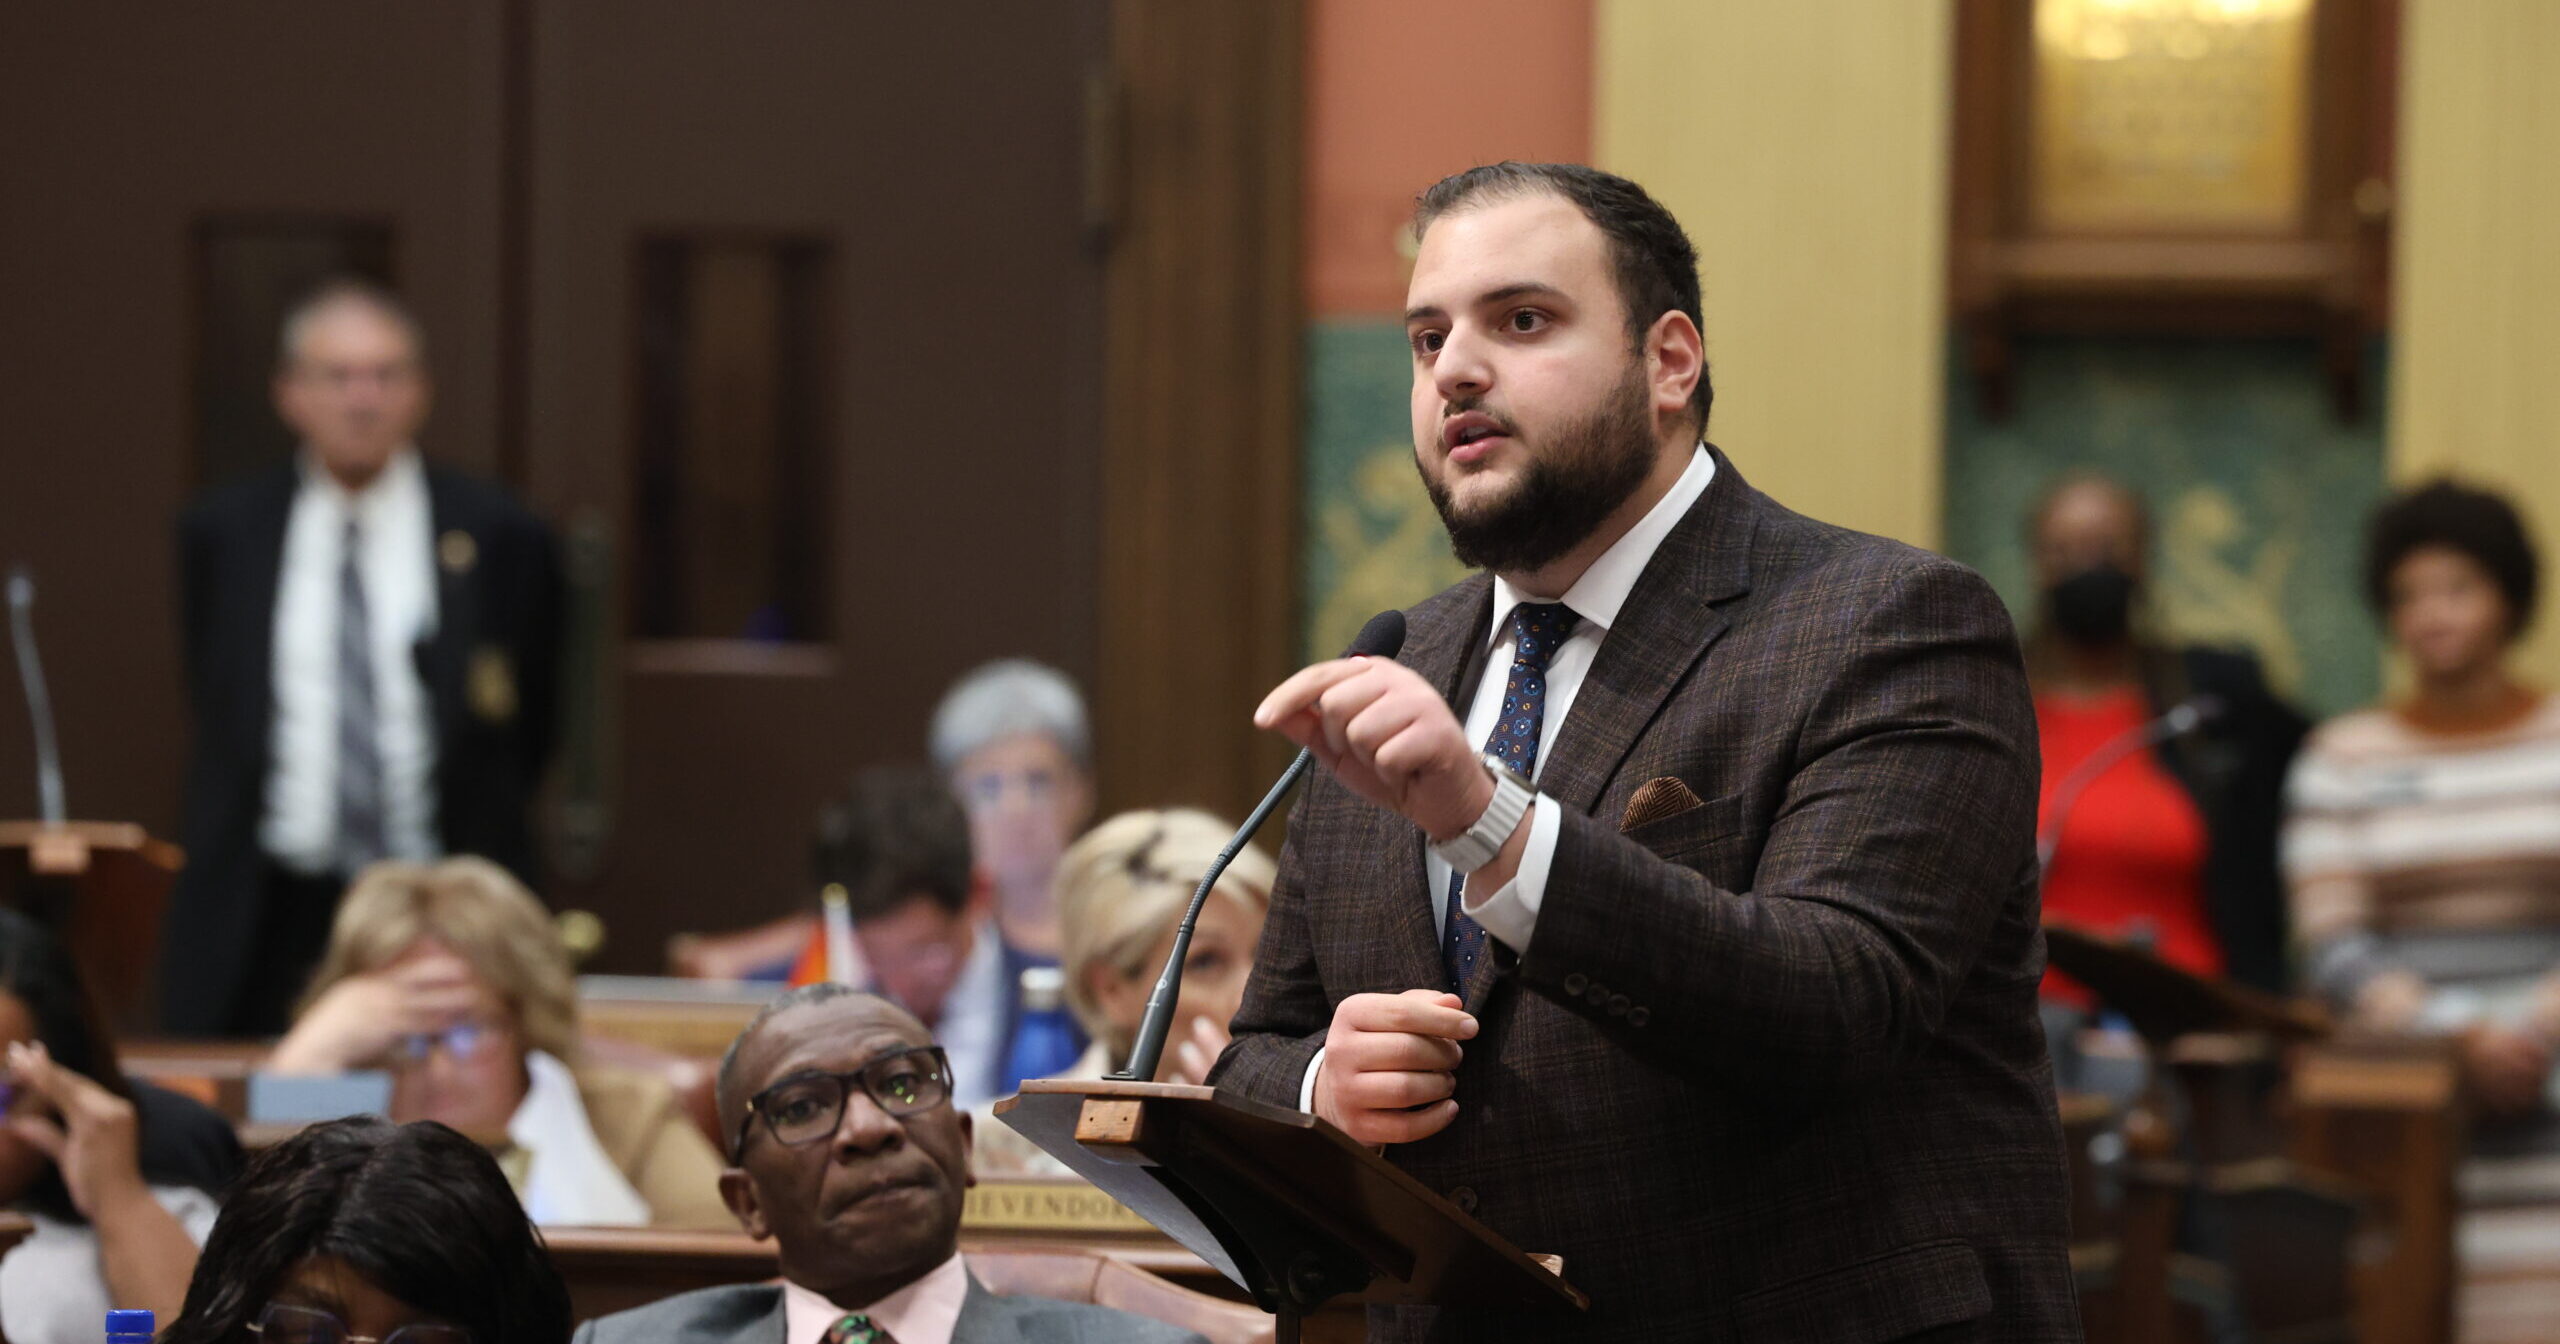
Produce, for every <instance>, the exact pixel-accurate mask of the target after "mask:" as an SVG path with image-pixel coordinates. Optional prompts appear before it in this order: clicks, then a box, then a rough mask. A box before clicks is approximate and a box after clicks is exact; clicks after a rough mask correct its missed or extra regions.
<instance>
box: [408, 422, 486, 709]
mask: <svg viewBox="0 0 2560 1344" xmlns="http://www.w3.org/2000/svg"><path fill="white" fill-rule="evenodd" d="M426 478H427V545H428V547H429V548H430V549H431V550H432V551H433V552H434V554H432V555H431V556H429V557H428V562H429V563H430V564H432V565H433V566H434V567H435V576H436V625H435V633H434V634H432V635H430V636H428V637H427V638H426V639H424V640H421V641H419V643H418V646H417V648H416V649H415V650H414V651H413V653H414V656H415V658H416V661H417V667H418V679H419V681H420V682H422V683H424V684H425V686H426V688H427V700H428V703H429V704H430V705H432V706H433V707H434V712H435V727H436V733H437V736H438V739H439V740H441V739H442V738H443V737H444V736H445V735H446V734H448V733H450V732H451V731H452V730H453V728H454V726H455V725H456V724H459V723H461V722H462V721H463V714H464V705H463V689H464V688H463V660H464V659H465V658H467V657H468V656H469V654H470V650H471V645H472V641H473V640H474V639H475V638H477V634H478V630H479V624H480V619H479V607H478V598H479V593H478V590H477V589H476V588H475V587H474V585H473V583H472V577H473V575H472V571H473V570H474V569H476V568H477V567H478V565H479V563H480V556H479V546H478V541H479V538H478V537H476V536H472V529H471V526H470V522H471V520H470V519H467V518H464V517H463V516H462V515H463V514H464V513H466V512H468V510H467V509H465V508H464V507H463V505H462V502H461V501H460V500H459V499H457V498H456V496H455V493H454V489H453V478H452V477H451V476H449V475H447V474H446V473H445V472H444V471H443V470H441V469H439V468H437V467H433V466H428V467H427V468H426ZM457 532H458V533H461V534H463V535H464V536H466V537H471V541H472V545H471V546H469V547H468V548H466V549H465V550H464V551H463V552H462V553H461V554H460V555H458V556H448V555H447V554H446V548H445V538H446V536H447V535H448V534H451V533H457ZM455 559H462V560H464V561H465V563H461V564H456V563H453V561H454V560H455Z"/></svg>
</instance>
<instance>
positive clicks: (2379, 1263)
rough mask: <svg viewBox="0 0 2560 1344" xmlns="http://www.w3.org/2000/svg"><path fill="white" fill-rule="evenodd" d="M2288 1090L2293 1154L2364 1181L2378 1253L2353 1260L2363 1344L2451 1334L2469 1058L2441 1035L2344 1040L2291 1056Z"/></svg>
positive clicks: (2420, 1343)
mask: <svg viewBox="0 0 2560 1344" xmlns="http://www.w3.org/2000/svg"><path fill="white" fill-rule="evenodd" d="M2287 1101H2288V1103H2289V1106H2290V1109H2291V1111H2292V1126H2291V1128H2292V1144H2291V1150H2292V1157H2293V1158H2294V1160H2295V1161H2297V1162H2300V1163H2301V1164H2302V1165H2304V1166H2306V1167H2309V1168H2311V1169H2313V1170H2315V1171H2325V1172H2330V1173H2333V1174H2335V1175H2338V1176H2341V1177H2344V1178H2346V1179H2347V1180H2350V1181H2353V1182H2354V1183H2356V1184H2357V1185H2358V1186H2360V1187H2362V1188H2363V1190H2364V1191H2365V1192H2366V1195H2367V1197H2368V1199H2369V1201H2370V1202H2369V1203H2368V1205H2367V1215H2366V1222H2365V1228H2364V1232H2365V1237H2366V1239H2367V1241H2368V1242H2369V1243H2372V1244H2378V1245H2380V1246H2381V1247H2382V1248H2383V1249H2382V1251H2381V1254H2379V1255H2378V1256H2375V1257H2373V1258H2371V1259H2369V1260H2367V1261H2365V1262H2364V1263H2362V1264H2360V1265H2358V1266H2356V1268H2355V1271H2354V1287H2355V1299H2356V1338H2357V1340H2358V1344H2442V1342H2443V1341H2449V1340H2451V1339H2453V1338H2454V1314H2453V1306H2454V1295H2455V1288H2456V1285H2457V1283H2458V1281H2459V1277H2458V1270H2457V1267H2456V1261H2455V1254H2454V1229H2455V1224H2456V1222H2457V1220H2458V1218H2459V1216H2460V1202H2459V1200H2458V1198H2457V1197H2456V1194H2455V1189H2454V1173H2455V1170H2456V1168H2457V1167H2458V1166H2459V1165H2460V1163H2461V1161H2462V1152H2463V1146H2464V1143H2465V1141H2466V1140H2465V1134H2466V1130H2467V1122H2466V1120H2465V1118H2464V1115H2463V1108H2462V1099H2461V1069H2460V1066H2459V1065H2458V1064H2457V1063H2456V1061H2455V1060H2454V1057H2453V1054H2452V1052H2451V1048H2450V1047H2449V1046H2447V1045H2446V1044H2445V1043H2443V1042H2441V1041H2433V1040H2352V1039H2349V1040H2341V1041H2339V1042H2337V1043H2336V1044H2331V1045H2322V1046H2316V1047H2312V1048H2309V1049H2306V1050H2304V1051H2303V1052H2302V1053H2301V1054H2300V1055H2299V1057H2298V1058H2297V1059H2296V1060H2295V1063H2294V1069H2293V1077H2292V1079H2291V1082H2290V1085H2289V1089H2288V1096H2287Z"/></svg>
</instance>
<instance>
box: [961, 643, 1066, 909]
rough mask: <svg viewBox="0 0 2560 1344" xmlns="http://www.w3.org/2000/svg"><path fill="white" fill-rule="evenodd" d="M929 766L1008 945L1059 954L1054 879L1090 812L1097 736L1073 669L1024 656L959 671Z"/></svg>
mask: <svg viewBox="0 0 2560 1344" xmlns="http://www.w3.org/2000/svg"><path fill="white" fill-rule="evenodd" d="M930 745H931V748H932V751H933V763H934V765H935V767H936V768H938V769H940V770H941V771H942V773H943V777H944V778H945V779H947V780H949V781H950V784H951V790H952V792H953V793H956V794H958V795H959V797H960V803H961V806H962V807H964V808H966V809H967V810H968V813H969V841H970V848H971V849H972V851H973V852H974V853H975V854H976V856H977V862H978V866H979V869H980V870H981V871H982V872H984V873H985V874H986V876H987V879H988V881H989V882H990V883H991V884H992V885H993V886H994V888H995V894H996V924H997V927H998V929H999V930H1001V932H1002V933H1003V935H1004V941H1005V943H1006V945H1007V946H1010V947H1012V948H1013V949H1014V950H1015V951H1017V952H1022V953H1026V954H1028V955H1030V956H1032V957H1035V958H1040V959H1044V960H1055V959H1056V958H1057V956H1058V953H1059V946H1060V938H1059V932H1058V908H1057V900H1056V897H1055V896H1054V895H1053V894H1052V893H1051V892H1050V889H1049V883H1050V877H1051V875H1052V874H1053V873H1054V872H1055V871H1056V869H1057V866H1058V856H1059V854H1061V853H1063V852H1064V851H1065V850H1066V847H1067V842H1068V841H1070V840H1073V839H1074V838H1075V837H1076V834H1077V833H1078V832H1079V831H1082V830H1083V829H1084V825H1085V822H1087V821H1088V820H1090V819H1091V818H1092V816H1093V739H1092V735H1091V733H1090V731H1089V729H1088V728H1087V726H1086V721H1085V711H1084V696H1083V695H1082V694H1081V693H1079V692H1078V691H1077V690H1076V684H1075V682H1073V681H1072V680H1070V679H1069V678H1068V677H1067V674H1065V673H1064V672H1060V671H1059V670H1057V669H1056V668H1053V667H1049V666H1046V665H1044V664H1041V663H1035V662H1032V661H1030V660H1029V659H1025V658H1007V659H1004V660H1001V661H999V662H992V663H988V664H986V665H984V666H982V667H979V668H977V669H976V670H974V671H972V672H970V673H969V674H968V675H967V676H964V677H962V678H961V679H960V680H959V681H958V682H957V683H956V684H954V685H953V686H952V688H951V690H950V692H949V693H947V694H945V695H944V696H943V697H942V703H941V705H940V706H938V707H937V708H936V709H935V710H934V712H933V728H932V732H931V735H930Z"/></svg>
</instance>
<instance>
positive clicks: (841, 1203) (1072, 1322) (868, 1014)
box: [578, 983, 1204, 1344]
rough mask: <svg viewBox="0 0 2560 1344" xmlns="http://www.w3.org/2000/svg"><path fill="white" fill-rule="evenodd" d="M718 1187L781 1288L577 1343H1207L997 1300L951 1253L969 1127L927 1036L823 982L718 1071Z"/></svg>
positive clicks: (644, 1320) (655, 1310) (1078, 1310)
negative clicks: (771, 1254) (722, 1157)
mask: <svg viewBox="0 0 2560 1344" xmlns="http://www.w3.org/2000/svg"><path fill="white" fill-rule="evenodd" d="M720 1123H721V1127H722V1128H723V1129H724V1130H725V1131H727V1132H728V1133H729V1134H730V1135H732V1136H733V1138H732V1146H731V1149H730V1154H729V1160H730V1166H729V1170H728V1171H727V1172H726V1173H724V1174H723V1175H722V1176H721V1178H720V1190H721V1193H722V1195H723V1196H725V1197H726V1198H727V1199H728V1201H729V1207H730V1209H731V1210H732V1211H734V1212H735V1213H736V1215H737V1219H738V1223H739V1225H740V1226H742V1227H744V1228H745V1229H746V1230H747V1232H748V1233H749V1234H750V1235H752V1236H754V1237H756V1238H758V1239H762V1238H766V1237H771V1238H772V1239H773V1241H774V1245H775V1248H776V1250H777V1251H778V1253H779V1258H780V1260H781V1264H782V1283H781V1285H780V1286H779V1287H777V1286H775V1285H772V1284H754V1285H742V1286H737V1287H728V1288H707V1289H703V1290H701V1291H699V1292H691V1293H685V1294H682V1295H680V1296H676V1297H671V1298H668V1299H667V1300H665V1301H663V1302H659V1303H656V1304H654V1305H651V1306H647V1307H642V1308H640V1309H638V1310H635V1311H627V1312H623V1313H620V1314H618V1315H613V1316H607V1317H605V1318H603V1319H601V1320H597V1321H590V1322H588V1323H587V1324H586V1325H584V1326H582V1327H580V1329H579V1331H578V1339H579V1341H580V1344H618V1341H624V1340H629V1341H634V1344H638V1342H639V1341H647V1342H648V1344H662V1342H671V1344H717V1342H718V1341H738V1344H780V1342H781V1341H788V1342H789V1344H821V1342H823V1344H871V1342H872V1341H896V1344H998V1342H999V1341H1001V1342H1002V1344H1173V1342H1177V1341H1188V1342H1190V1344H1204V1342H1203V1341H1201V1340H1200V1337H1199V1336H1198V1335H1195V1334H1191V1333H1189V1332H1187V1331H1182V1330H1177V1329H1175V1328H1174V1327H1172V1326H1168V1325H1163V1324H1159V1323H1157V1322H1154V1321H1150V1320H1147V1319H1145V1318H1143V1317H1138V1316H1131V1315H1128V1314H1125V1313H1122V1312H1117V1311H1112V1310H1110V1309H1108V1308H1104V1307H1097V1306H1090V1305H1085V1304H1080V1303H1068V1302H1051V1301H1044V1300H1041V1299H1037V1298H1020V1297H999V1296H996V1295H995V1294H993V1293H990V1292H988V1291H987V1290H986V1289H985V1287H983V1286H982V1285H980V1284H979V1283H978V1281H977V1279H976V1278H975V1277H974V1276H973V1275H971V1274H970V1272H969V1269H968V1266H967V1265H966V1263H964V1262H963V1261H962V1259H961V1257H960V1249H959V1242H960V1210H961V1206H962V1203H963V1200H964V1199H965V1197H966V1196H967V1193H968V1189H969V1186H970V1185H972V1184H974V1178H973V1177H972V1176H971V1175H970V1174H969V1130H970V1119H969V1117H968V1116H967V1115H966V1114H964V1113H962V1112H961V1111H960V1110H959V1109H957V1108H956V1107H954V1106H953V1104H952V1076H951V1068H950V1065H949V1063H948V1061H947V1060H946V1059H945V1058H944V1055H943V1052H942V1051H941V1050H940V1049H939V1048H937V1047H936V1046H935V1045H934V1043H933V1035H932V1033H931V1032H929V1031H927V1030H925V1027H924V1024H923V1023H921V1022H918V1021H917V1020H915V1018H914V1017H912V1016H911V1015H909V1014H907V1013H905V1012H903V1011H901V1010H899V1009H898V1007H897V1006H896V1005H894V1004H891V1003H888V1002H887V1001H885V1000H882V999H880V998H877V997H875V996H873V995H870V994H865V993H862V992H860V991H857V990H853V989H848V988H846V987H844V986H842V985H838V984H832V983H824V984H817V985H810V986H805V987H803V988H800V989H796V990H793V991H791V992H790V993H788V994H786V995H784V996H783V997H781V998H780V999H777V1000H775V1001H774V1003H773V1004H772V1006H770V1007H768V1008H767V1009H765V1010H764V1012H762V1013H760V1014H758V1015H757V1017H756V1019H755V1021H753V1022H752V1023H750V1024H748V1026H747V1029H746V1030H745V1031H744V1032H741V1033H740V1034H739V1036H738V1039H737V1040H736V1042H734V1043H733V1044H732V1045H731V1046H730V1047H729V1053H728V1056H727V1058H725V1059H723V1060H722V1061H721V1063H720Z"/></svg>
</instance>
